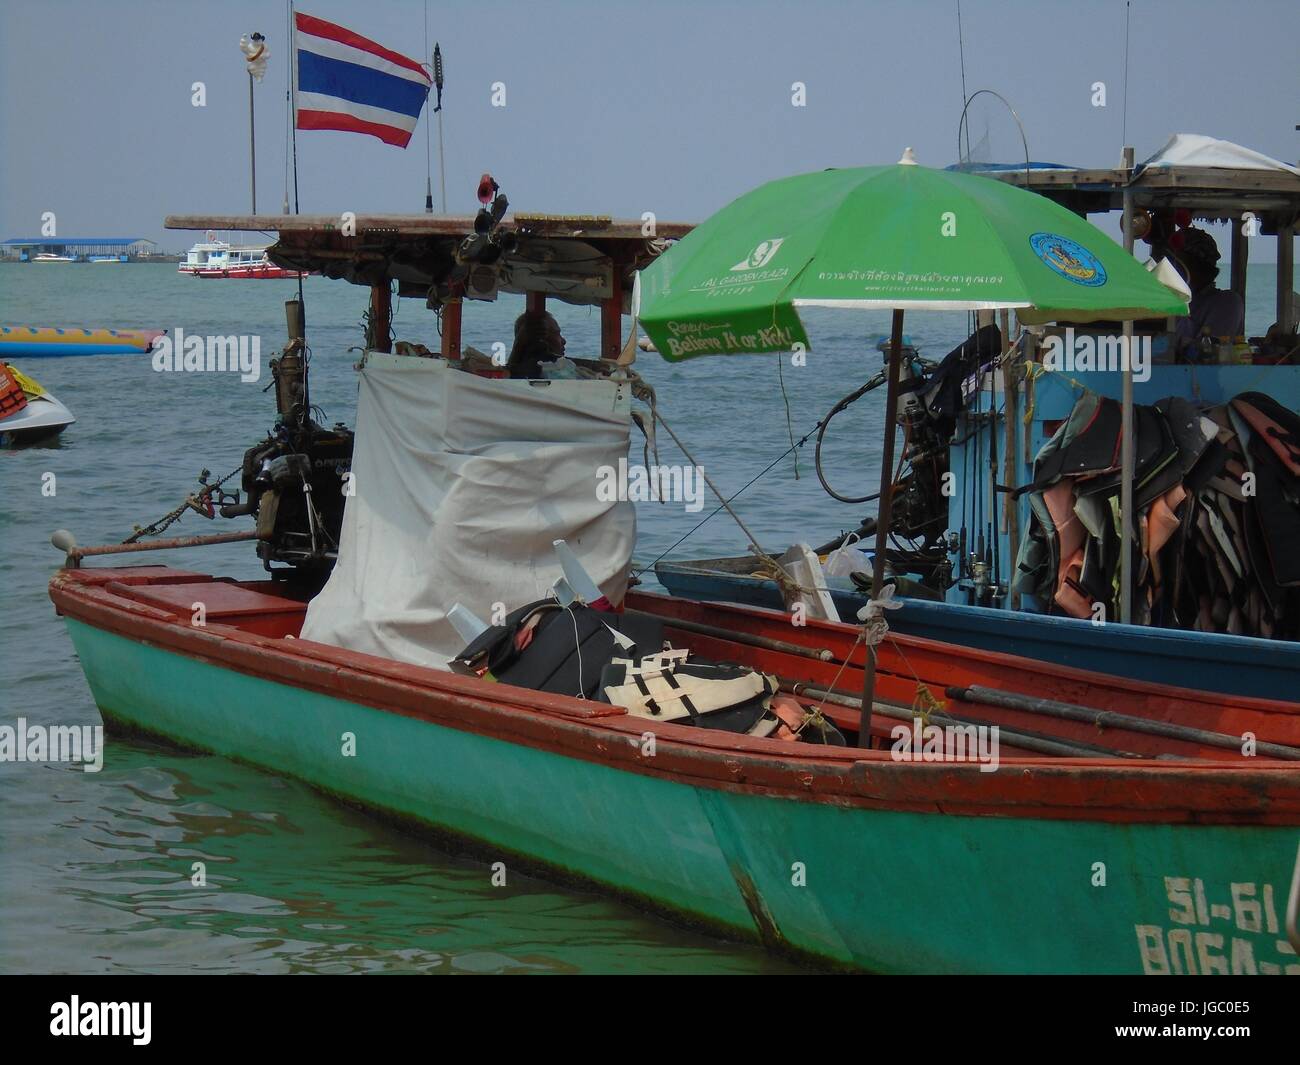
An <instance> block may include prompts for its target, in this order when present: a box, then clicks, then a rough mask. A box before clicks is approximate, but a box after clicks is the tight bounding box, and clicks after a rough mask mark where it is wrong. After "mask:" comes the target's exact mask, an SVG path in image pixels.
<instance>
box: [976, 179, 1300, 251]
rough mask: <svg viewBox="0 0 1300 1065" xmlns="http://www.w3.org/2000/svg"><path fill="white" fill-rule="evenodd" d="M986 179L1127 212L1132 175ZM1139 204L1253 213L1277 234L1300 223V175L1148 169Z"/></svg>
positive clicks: (1137, 188) (1211, 216)
mask: <svg viewBox="0 0 1300 1065" xmlns="http://www.w3.org/2000/svg"><path fill="white" fill-rule="evenodd" d="M981 173H982V174H983V176H984V177H990V178H994V179H995V180H998V181H1005V182H1007V183H1008V184H1011V185H1019V186H1020V187H1021V188H1026V187H1027V188H1029V189H1030V190H1031V191H1033V192H1037V193H1039V194H1040V195H1042V196H1046V197H1047V198H1048V199H1051V200H1055V201H1056V202H1057V203H1060V204H1062V205H1063V206H1065V207H1068V208H1070V210H1072V211H1075V212H1076V213H1078V214H1084V215H1087V214H1098V213H1100V212H1103V211H1119V210H1121V209H1122V208H1123V206H1124V204H1123V200H1124V190H1125V188H1127V187H1129V184H1130V182H1129V173H1128V171H1125V170H1121V169H1113V170H1111V169H1100V170H1091V169H1089V170H1084V169H1066V168H1062V169H1031V170H1029V171H1028V175H1027V177H1028V180H1026V171H1025V170H1023V169H1006V170H997V171H981ZM1132 190H1133V197H1134V204H1135V206H1137V207H1143V208H1147V209H1148V210H1166V209H1173V208H1176V207H1185V208H1187V209H1188V210H1190V211H1191V212H1192V213H1193V214H1194V215H1195V216H1196V217H1197V218H1199V219H1201V220H1203V221H1222V220H1226V219H1230V218H1240V217H1241V215H1242V214H1244V213H1246V212H1251V213H1253V214H1254V215H1256V216H1257V217H1258V218H1259V220H1260V230H1261V232H1263V233H1266V234H1269V235H1274V234H1276V233H1277V232H1278V229H1279V227H1283V226H1293V225H1295V223H1296V222H1297V220H1300V176H1297V175H1295V174H1291V173H1287V172H1286V171H1281V170H1278V171H1273V170H1230V169H1226V168H1218V167H1199V166H1159V167H1147V168H1145V169H1143V170H1140V171H1138V172H1137V176H1136V177H1134V178H1133V181H1132Z"/></svg>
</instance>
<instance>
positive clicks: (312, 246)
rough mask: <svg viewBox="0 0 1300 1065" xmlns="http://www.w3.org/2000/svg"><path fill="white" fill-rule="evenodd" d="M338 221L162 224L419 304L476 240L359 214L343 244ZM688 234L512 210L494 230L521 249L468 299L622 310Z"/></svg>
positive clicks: (451, 229)
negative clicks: (394, 288) (260, 239)
mask: <svg viewBox="0 0 1300 1065" xmlns="http://www.w3.org/2000/svg"><path fill="white" fill-rule="evenodd" d="M343 219H344V216H343V214H342V213H339V214H328V215H323V214H311V215H307V214H301V215H169V216H167V219H166V221H165V222H164V225H165V226H166V227H167V228H168V229H188V230H217V231H229V230H234V231H248V232H265V233H270V232H275V233H277V234H278V237H277V240H276V242H275V244H274V245H272V246H271V247H270V248H269V249H268V255H269V256H270V258H271V260H272V261H273V262H275V263H277V264H278V265H280V266H283V267H286V268H288V269H294V270H307V271H310V272H312V273H318V274H321V275H323V276H325V277H330V278H338V279H342V280H345V281H350V282H352V283H353V284H356V285H366V286H371V287H373V286H375V285H382V284H383V283H384V281H385V280H388V281H389V282H392V281H396V282H397V285H398V295H400V296H413V297H421V298H424V297H425V296H426V295H427V293H428V290H429V289H430V288H431V287H433V286H435V285H437V284H438V283H439V282H440V281H442V280H443V279H444V278H445V277H446V276H447V274H448V273H449V271H450V270H451V268H452V266H453V265H454V263H455V253H456V249H457V248H458V247H459V246H460V244H461V243H462V242H463V241H464V240H465V239H466V238H467V237H470V236H472V235H473V234H474V216H473V215H429V214H416V215H407V214H358V215H357V216H356V218H355V220H353V221H352V224H351V225H349V227H348V229H349V230H350V231H353V232H354V235H347V236H345V235H344V221H343ZM353 226H354V227H355V228H354V230H353ZM691 229H692V225H691V224H690V223H686V222H656V223H655V224H654V227H653V235H647V233H646V230H647V223H645V222H642V221H641V220H639V219H615V218H611V217H608V216H603V215H563V214H526V213H521V212H513V213H511V214H510V215H509V216H507V217H506V218H505V219H504V220H503V221H502V222H501V224H500V226H499V230H498V231H499V232H501V233H510V234H513V235H514V236H515V237H516V238H517V240H518V247H517V248H516V249H515V250H514V251H512V252H506V253H503V254H502V256H501V258H500V259H499V260H498V261H497V263H495V264H494V266H493V269H492V273H493V274H494V276H493V277H492V278H486V277H483V278H478V279H476V278H471V283H470V285H469V286H468V290H467V291H466V293H465V295H466V296H467V297H468V298H471V299H473V298H478V297H476V295H475V293H476V291H477V292H484V293H486V292H495V291H501V292H511V293H516V294H521V295H530V294H531V295H544V296H554V297H555V298H557V299H560V300H563V301H564V302H566V303H574V304H579V305H593V304H595V305H598V304H601V303H603V302H605V301H606V300H608V299H610V298H611V296H612V295H614V294H615V292H617V295H618V297H620V303H623V304H626V302H627V294H628V293H630V292H631V286H632V277H633V275H634V274H635V272H636V271H637V270H640V269H641V268H643V267H645V266H647V265H648V264H649V263H650V262H652V261H653V260H654V259H655V258H657V257H658V256H659V255H660V254H662V253H663V251H664V250H665V249H666V248H667V246H668V242H669V241H673V240H677V239H680V238H681V237H683V236H685V235H686V234H687V233H689V232H690V231H691ZM476 281H479V282H481V284H479V286H478V287H477V288H476V287H475V282H476ZM624 309H625V310H626V307H625V308H624Z"/></svg>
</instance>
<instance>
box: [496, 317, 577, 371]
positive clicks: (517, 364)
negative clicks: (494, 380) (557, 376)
mask: <svg viewBox="0 0 1300 1065" xmlns="http://www.w3.org/2000/svg"><path fill="white" fill-rule="evenodd" d="M564 346H565V341H564V336H563V334H561V332H560V323H559V322H557V321H556V320H555V317H554V315H552V314H550V313H549V312H547V311H540V312H537V311H525V312H524V313H523V314H521V315H520V316H519V317H518V318H516V319H515V343H514V346H513V347H512V348H511V349H510V358H509V360H508V361H507V362H506V369H508V370H509V371H510V376H511V377H515V378H525V379H529V378H539V377H541V376H542V363H544V362H554V361H555V360H556V359H558V358H560V357H561V356H562V355H563V354H564Z"/></svg>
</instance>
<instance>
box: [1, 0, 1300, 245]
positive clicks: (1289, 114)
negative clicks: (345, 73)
mask: <svg viewBox="0 0 1300 1065" xmlns="http://www.w3.org/2000/svg"><path fill="white" fill-rule="evenodd" d="M299 9H300V10H303V11H306V12H308V13H310V14H313V15H318V16H320V17H322V18H325V19H329V20H331V21H335V22H340V23H342V24H343V25H346V26H347V27H349V28H350V29H353V30H355V31H356V32H358V33H361V34H364V35H365V36H368V37H371V38H373V39H375V40H377V41H379V42H380V43H381V44H384V45H386V46H388V47H390V48H393V49H396V50H398V51H401V52H404V53H406V54H408V55H410V56H412V57H417V58H419V57H421V56H423V57H424V58H425V60H426V61H427V58H428V57H427V54H426V53H425V52H424V42H423V21H424V11H425V4H424V3H423V2H422V0H367V2H365V3H357V2H352V3H345V2H342V0H304V2H303V3H302V4H301V5H300V7H299ZM286 10H287V4H285V3H272V2H261V3H254V2H222V3H200V2H197V0H165V2H164V0H121V2H107V0H105V2H90V0H0V137H3V142H2V143H3V148H0V237H9V236H26V235H30V234H33V233H36V232H38V231H39V229H40V216H41V213H42V212H43V211H55V212H56V214H57V218H58V226H59V233H60V234H61V235H65V236H74V235H125V236H146V237H152V238H154V239H160V240H162V241H163V242H164V246H165V247H167V248H171V249H184V248H185V247H188V246H189V244H190V243H192V242H193V239H194V238H193V237H192V236H191V235H189V234H185V233H170V234H165V233H164V231H163V229H162V219H163V216H164V215H165V214H168V213H172V212H175V213H181V212H214V213H216V212H223V213H225V212H228V213H244V212H247V211H248V209H249V191H248V114H247V107H248V86H247V77H246V75H245V73H244V66H243V62H242V56H241V54H240V52H239V49H238V42H239V38H240V35H241V34H243V33H247V32H252V31H255V30H256V31H260V32H262V33H264V34H265V35H266V36H267V38H268V39H269V45H270V49H271V59H270V71H269V73H268V75H267V78H266V80H265V81H264V82H263V83H261V84H259V85H258V86H257V89H256V100H257V118H258V123H257V129H258V145H257V147H258V199H259V203H258V206H259V209H260V210H261V212H262V213H267V212H277V211H278V210H279V208H280V204H281V200H282V198H283V191H284V163H285V99H284V96H285V70H286V59H287V53H288V49H287V47H286V40H285V38H286ZM428 11H429V34H430V44H429V48H430V50H432V42H433V40H438V41H440V42H441V44H442V49H443V54H444V56H445V60H446V70H447V89H446V96H445V105H446V107H445V124H446V125H445V139H446V151H447V185H448V201H449V206H450V209H451V210H452V211H453V212H462V211H469V210H472V209H473V208H474V207H476V206H477V204H476V201H475V200H474V188H475V185H476V183H477V180H478V175H479V174H480V173H481V172H482V171H484V170H490V171H491V172H492V173H493V174H494V175H495V176H496V177H497V179H498V181H499V182H500V183H501V186H502V188H503V189H504V190H505V191H506V193H507V194H508V196H509V197H510V200H511V202H512V204H513V205H514V206H516V207H518V208H520V209H522V210H535V211H554V212H582V213H612V214H616V215H620V216H639V215H640V214H641V212H643V211H647V210H650V211H654V212H656V214H657V215H658V217H659V218H661V219H685V220H700V219H703V218H704V217H706V216H707V215H709V214H710V213H711V212H713V211H714V210H716V209H717V208H719V207H721V206H723V205H724V204H725V203H727V202H728V201H730V200H731V199H733V198H734V197H735V196H737V195H738V194H740V193H741V192H743V191H745V190H746V189H749V188H752V187H753V186H755V185H757V184H759V183H761V182H762V181H764V180H767V179H769V178H773V177H778V176H782V175H786V174H791V173H796V172H800V171H806V170H815V169H820V168H823V167H827V166H846V165H862V164H871V163H886V162H894V161H896V160H897V159H898V157H899V155H900V154H901V152H902V150H903V148H904V147H906V146H908V145H911V146H913V147H914V148H915V149H916V152H917V155H918V157H919V159H920V160H921V162H923V163H927V164H930V165H934V166H944V165H947V164H949V163H951V162H953V161H954V160H955V157H956V141H957V124H958V118H959V116H960V112H961V100H962V89H961V73H960V67H959V58H958V35H957V17H956V12H957V3H956V0H933V2H931V0H912V2H901V0H900V2H870V3H868V2H858V3H832V2H823V0H748V2H745V3H712V2H707V0H691V2H686V3H678V2H668V3H650V2H640V3H632V2H623V0H596V2H591V3H586V2H565V0H546V2H536V0H534V2H527V3H522V2H510V0H500V2H496V3H476V4H469V3H450V2H448V0H440V2H431V3H430V4H429V5H428ZM962 16H963V23H964V29H965V61H966V84H967V89H968V91H972V92H973V91H974V90H975V89H977V88H992V89H996V90H997V91H999V92H1000V93H1002V94H1003V95H1004V96H1006V97H1007V98H1008V99H1009V100H1010V101H1011V103H1012V104H1013V105H1014V106H1015V107H1016V108H1017V110H1018V111H1019V113H1020V116H1021V118H1022V120H1023V122H1024V125H1025V130H1026V134H1027V136H1028V141H1029V150H1030V154H1031V155H1032V156H1033V157H1034V158H1035V159H1040V160H1051V161H1055V162H1064V163H1073V164H1078V165H1090V166H1109V165H1114V164H1116V163H1117V162H1118V160H1119V155H1120V147H1121V143H1122V140H1121V123H1122V113H1121V112H1122V105H1123V81H1124V76H1123V75H1124V62H1123V46H1124V3H1123V0H1096V2H1086V0H1074V2H1068V0H1034V2H1028V0H964V2H963V3H962ZM1298 40H1300V5H1297V3H1296V2H1295V0H1239V2H1237V3H1234V4H1231V5H1228V4H1224V3H1223V2H1222V0H1204V2H1202V0H1134V2H1133V5H1132V60H1131V67H1130V74H1129V90H1128V97H1129V100H1128V140H1129V142H1130V143H1132V144H1133V145H1134V146H1135V147H1136V148H1137V156H1138V159H1142V158H1144V157H1146V156H1147V155H1150V154H1151V153H1153V152H1154V151H1155V150H1156V149H1158V148H1159V147H1160V146H1161V145H1162V144H1163V143H1164V141H1165V140H1166V139H1167V138H1168V136H1169V135H1170V134H1172V133H1175V132H1197V133H1206V134H1210V135H1213V136H1216V137H1224V138H1227V139H1230V140H1235V141H1238V142H1240V143H1242V144H1245V145H1247V146H1248V147H1251V148H1254V149H1257V150H1259V151H1262V152H1265V153H1267V154H1269V155H1272V156H1275V157H1277V158H1281V159H1285V160H1288V161H1291V162H1295V161H1296V158H1297V155H1298V154H1300V134H1297V132H1296V131H1295V125H1296V123H1297V121H1300V60H1298V59H1297V47H1298V46H1297V41H1298ZM196 81H202V82H204V83H205V85H206V90H207V106H206V107H202V108H199V107H194V106H192V105H191V86H192V84H193V83H194V82H196ZM796 81H801V82H804V83H805V84H806V86H807V106H805V107H794V106H792V105H791V85H792V83H793V82H796ZM1097 81H1102V82H1105V83H1106V91H1107V105H1108V106H1106V107H1094V106H1093V105H1092V93H1093V89H1092V86H1093V83H1094V82H1097ZM494 82H504V84H505V86H506V106H505V107H503V108H502V107H493V106H492V103H491V91H492V84H493V83H494ZM986 123H987V124H988V127H989V130H990V133H991V137H992V144H993V150H994V154H995V155H998V156H1001V157H1003V158H1007V159H1011V160H1014V159H1015V158H1016V157H1017V156H1018V155H1020V154H1021V149H1020V146H1019V140H1018V137H1016V136H1015V134H1014V127H1013V126H1012V125H1011V120H1010V118H1009V117H1008V116H1006V115H1005V113H1001V112H998V111H995V110H992V109H989V108H982V109H981V111H980V113H979V115H978V116H977V118H976V122H975V126H974V131H973V132H974V136H975V138H976V139H978V137H979V136H981V135H982V134H983V132H984V128H985V124H986ZM424 130H425V120H424V119H423V118H422V119H421V124H420V127H419V129H418V130H417V132H416V136H415V139H414V140H413V141H412V142H411V146H410V148H409V149H407V150H405V151H403V150H400V149H397V148H392V147H389V146H388V145H385V144H383V143H381V142H380V141H378V140H374V139H372V138H368V137H362V136H357V135H355V134H345V133H333V132H314V131H308V132H300V133H299V135H298V157H299V183H300V189H301V198H302V209H303V211H305V212H306V211H312V212H314V211H331V212H341V211H344V210H355V211H367V210H375V211H403V210H411V211H419V210H421V209H422V208H423V203H424V175H425V132H424ZM434 133H435V135H434V141H433V144H434V196H435V202H437V200H438V176H437V159H436V153H437V137H436V126H435V130H434ZM1013 138H1014V139H1013ZM1260 252H1261V254H1259V255H1254V254H1252V258H1258V259H1272V258H1273V253H1272V249H1271V248H1268V249H1264V248H1261V249H1260Z"/></svg>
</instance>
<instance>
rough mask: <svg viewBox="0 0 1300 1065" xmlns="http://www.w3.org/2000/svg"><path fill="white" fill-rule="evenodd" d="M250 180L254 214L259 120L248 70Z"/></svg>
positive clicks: (251, 76) (255, 208)
mask: <svg viewBox="0 0 1300 1065" xmlns="http://www.w3.org/2000/svg"><path fill="white" fill-rule="evenodd" d="M248 182H249V185H250V186H251V189H252V193H253V214H257V120H256V119H255V118H254V117H253V72H252V71H251V70H250V71H249V72H248Z"/></svg>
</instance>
